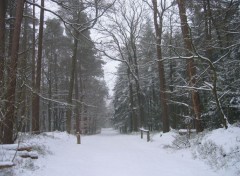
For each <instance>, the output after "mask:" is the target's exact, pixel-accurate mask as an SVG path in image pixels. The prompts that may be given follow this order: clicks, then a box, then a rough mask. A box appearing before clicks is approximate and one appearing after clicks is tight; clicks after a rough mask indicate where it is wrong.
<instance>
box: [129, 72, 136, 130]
mask: <svg viewBox="0 0 240 176" xmlns="http://www.w3.org/2000/svg"><path fill="white" fill-rule="evenodd" d="M127 74H128V85H129V100H130V118H131V127H130V128H131V129H130V130H131V131H138V121H137V115H136V110H135V105H134V97H133V86H132V78H131V73H130V68H128V70H127Z"/></svg>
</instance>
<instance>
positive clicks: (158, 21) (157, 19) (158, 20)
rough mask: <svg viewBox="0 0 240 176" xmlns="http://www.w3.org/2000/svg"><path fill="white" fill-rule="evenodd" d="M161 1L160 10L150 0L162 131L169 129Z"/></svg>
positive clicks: (154, 0)
mask: <svg viewBox="0 0 240 176" xmlns="http://www.w3.org/2000/svg"><path fill="white" fill-rule="evenodd" d="M160 3H161V7H162V9H161V12H159V10H158V5H157V0H152V4H153V14H154V26H155V33H156V48H157V57H158V72H159V80H160V103H161V109H162V122H163V132H168V131H169V130H170V129H169V115H168V113H169V112H168V102H167V101H168V97H167V93H166V81H165V71H164V63H163V56H162V48H161V43H162V33H163V31H162V30H163V15H164V12H165V11H166V8H167V7H166V1H162V0H161V1H160Z"/></svg>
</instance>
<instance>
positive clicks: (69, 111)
mask: <svg viewBox="0 0 240 176" xmlns="http://www.w3.org/2000/svg"><path fill="white" fill-rule="evenodd" d="M78 36H79V34H77V37H76V38H74V44H73V56H72V65H71V75H70V85H69V91H68V99H67V102H68V104H69V105H71V104H72V97H73V87H74V76H75V72H76V71H75V70H76V63H77V48H78V39H77V38H78ZM66 116H67V122H66V129H67V132H68V133H70V132H71V129H72V128H71V126H72V108H71V107H68V109H67V114H66Z"/></svg>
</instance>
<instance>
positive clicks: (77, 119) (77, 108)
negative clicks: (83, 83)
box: [75, 65, 82, 133]
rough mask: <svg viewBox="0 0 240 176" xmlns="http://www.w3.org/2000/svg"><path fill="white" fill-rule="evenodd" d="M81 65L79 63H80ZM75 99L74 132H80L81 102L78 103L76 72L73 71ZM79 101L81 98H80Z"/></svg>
mask: <svg viewBox="0 0 240 176" xmlns="http://www.w3.org/2000/svg"><path fill="white" fill-rule="evenodd" d="M80 67H81V65H80ZM75 74H76V76H75V99H76V107H75V108H76V109H75V113H76V118H75V119H76V133H78V132H79V133H80V113H81V107H82V104H81V103H79V102H78V101H79V89H78V74H77V72H76V73H75ZM80 101H81V100H80Z"/></svg>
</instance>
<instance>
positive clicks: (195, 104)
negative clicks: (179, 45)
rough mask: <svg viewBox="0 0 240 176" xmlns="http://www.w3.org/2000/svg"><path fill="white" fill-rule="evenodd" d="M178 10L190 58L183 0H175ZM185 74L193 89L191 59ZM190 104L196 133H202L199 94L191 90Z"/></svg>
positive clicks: (194, 70)
mask: <svg viewBox="0 0 240 176" xmlns="http://www.w3.org/2000/svg"><path fill="white" fill-rule="evenodd" d="M177 3H178V8H179V16H180V20H181V29H182V35H183V39H184V46H185V48H186V49H187V53H186V55H187V56H192V52H193V51H194V50H193V47H192V39H191V36H190V31H189V26H188V23H187V16H186V7H185V0H177ZM187 72H188V76H189V79H190V86H191V87H194V86H195V84H196V78H195V76H196V68H195V65H194V60H193V58H190V59H188V60H187ZM191 94H192V104H193V111H194V114H195V125H196V130H197V132H201V131H203V127H202V122H201V105H200V97H199V92H198V91H197V90H192V91H191Z"/></svg>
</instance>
